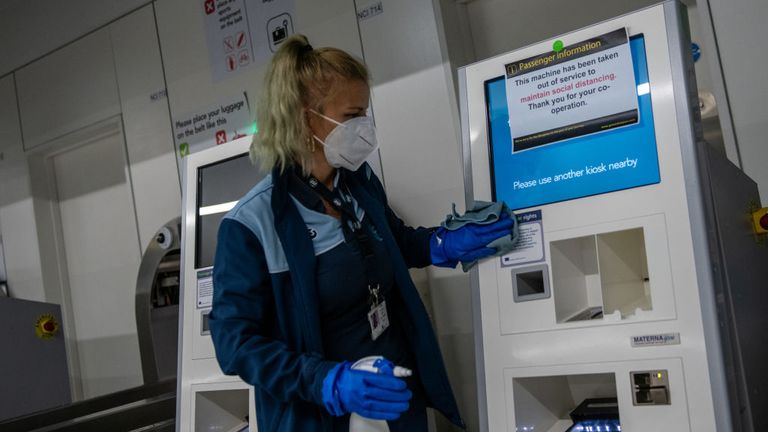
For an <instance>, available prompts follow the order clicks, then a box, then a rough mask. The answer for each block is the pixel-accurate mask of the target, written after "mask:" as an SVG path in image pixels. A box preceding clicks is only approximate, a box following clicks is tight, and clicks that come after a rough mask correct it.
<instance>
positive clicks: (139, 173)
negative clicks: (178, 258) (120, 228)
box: [109, 5, 181, 253]
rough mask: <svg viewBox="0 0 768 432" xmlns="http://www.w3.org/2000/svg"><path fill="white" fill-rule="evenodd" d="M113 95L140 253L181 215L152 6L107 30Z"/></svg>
mask: <svg viewBox="0 0 768 432" xmlns="http://www.w3.org/2000/svg"><path fill="white" fill-rule="evenodd" d="M109 35H110V38H111V41H112V50H113V58H114V68H115V78H116V83H117V93H118V97H119V101H120V111H121V112H122V115H123V127H124V132H125V142H126V149H127V158H128V163H129V166H130V172H129V174H130V179H131V183H132V186H133V198H134V203H135V206H136V218H137V223H138V228H139V238H140V245H141V253H144V250H146V248H147V246H148V245H149V242H150V241H151V240H152V238H153V237H154V235H155V233H156V232H157V230H158V229H159V228H160V227H161V226H163V225H164V224H165V223H167V222H168V221H169V220H171V219H173V218H175V217H178V216H180V215H181V184H180V182H179V176H178V169H177V165H176V153H175V150H174V147H173V138H172V131H171V122H170V116H169V114H168V99H167V98H160V99H156V100H153V99H152V98H151V97H150V96H151V95H152V94H154V93H157V92H158V91H161V90H163V89H164V88H165V80H164V77H163V67H162V59H161V58H160V44H159V40H158V36H157V31H156V27H155V16H154V10H153V7H152V6H151V5H149V6H145V7H144V8H142V9H140V10H138V11H136V12H134V13H132V14H130V15H128V16H126V17H124V18H122V19H120V20H119V21H117V22H115V23H113V24H111V25H110V26H109Z"/></svg>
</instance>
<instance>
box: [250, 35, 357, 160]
mask: <svg viewBox="0 0 768 432" xmlns="http://www.w3.org/2000/svg"><path fill="white" fill-rule="evenodd" d="M340 80H361V81H364V82H365V83H368V69H367V68H366V67H365V65H364V64H362V62H360V61H359V60H357V59H355V58H354V57H352V56H351V55H349V54H348V53H346V52H344V51H342V50H340V49H337V48H319V49H312V46H311V45H310V44H309V41H308V40H307V37H306V36H304V35H301V34H295V35H293V36H291V37H290V38H288V39H286V40H285V41H284V42H283V43H282V44H280V48H279V49H278V50H277V52H276V53H275V55H274V57H273V58H272V62H271V63H270V65H269V69H268V70H267V75H266V77H265V78H264V88H263V90H262V93H261V95H260V98H259V104H258V108H257V110H256V125H257V127H258V133H257V134H256V135H255V136H254V137H253V142H252V143H251V152H250V153H251V160H252V161H253V162H254V163H258V164H259V165H261V168H262V169H265V170H267V169H271V168H273V167H275V166H278V167H279V168H280V171H285V169H286V168H287V167H289V166H291V165H294V164H295V163H298V164H300V165H301V166H302V168H303V169H304V170H305V171H307V170H308V168H307V167H308V166H309V164H310V161H311V154H312V152H311V150H310V145H311V143H312V141H311V140H312V132H311V131H310V129H309V125H308V124H307V122H306V118H305V115H304V108H305V107H309V108H312V109H314V110H317V111H320V112H322V107H323V103H324V102H325V99H326V98H327V97H328V96H329V93H330V92H331V91H332V87H333V85H334V83H336V82H338V81H340Z"/></svg>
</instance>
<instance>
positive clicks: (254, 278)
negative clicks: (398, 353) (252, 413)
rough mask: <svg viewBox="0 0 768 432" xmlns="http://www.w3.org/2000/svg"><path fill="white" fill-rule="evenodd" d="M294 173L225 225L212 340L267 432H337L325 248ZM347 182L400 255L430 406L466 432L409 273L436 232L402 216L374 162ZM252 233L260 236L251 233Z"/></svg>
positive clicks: (414, 346)
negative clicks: (324, 297)
mask: <svg viewBox="0 0 768 432" xmlns="http://www.w3.org/2000/svg"><path fill="white" fill-rule="evenodd" d="M288 175H290V174H289V173H288V172H286V173H280V172H279V171H278V170H274V171H273V172H272V174H271V176H268V177H267V178H266V179H265V180H263V181H262V182H260V183H259V185H257V186H256V187H255V188H254V189H253V190H251V191H250V192H249V193H248V194H246V195H245V196H244V197H243V198H242V199H241V200H240V201H239V202H238V204H237V206H235V208H233V209H232V211H230V212H229V213H228V214H227V215H226V216H225V219H224V220H223V221H222V224H221V227H220V229H219V241H218V246H217V251H216V259H215V263H214V274H213V278H214V295H213V309H212V311H211V315H210V328H211V336H212V338H213V343H214V346H215V348H216V357H217V359H218V361H219V365H220V366H221V369H222V370H223V371H224V373H226V374H229V375H235V374H236V375H239V376H240V377H241V378H242V379H243V380H244V381H245V382H247V383H248V384H251V385H253V386H254V388H255V391H256V417H257V423H258V427H259V430H260V431H265V432H271V431H302V432H312V431H328V430H330V428H331V424H330V422H328V421H325V419H328V415H327V413H326V412H325V408H324V407H323V404H322V396H321V390H322V383H323V379H324V378H325V376H326V374H327V372H328V371H329V370H330V369H331V368H332V367H333V366H334V365H335V363H334V362H331V361H328V360H325V359H324V358H323V344H322V339H321V334H320V313H319V302H318V293H317V289H316V284H315V274H316V271H315V270H316V269H315V252H316V251H317V249H318V247H323V245H320V246H318V245H316V244H314V245H313V241H312V238H311V237H310V232H309V230H308V225H311V223H312V221H305V219H304V218H302V216H305V218H306V214H302V213H301V211H300V209H299V208H298V207H297V205H296V201H295V198H293V197H291V196H290V195H289V193H288V185H289V182H288ZM345 177H346V184H347V186H348V187H349V190H350V192H351V193H352V195H353V196H354V197H355V199H356V200H357V203H358V205H359V206H360V208H361V209H362V210H363V211H364V212H365V214H366V215H367V216H368V217H369V218H370V220H371V221H372V223H373V225H374V226H375V228H376V230H377V231H378V233H379V234H380V236H381V237H382V239H383V241H384V243H385V246H386V249H387V251H388V252H389V255H390V257H391V260H392V263H393V267H394V271H395V275H394V278H395V283H396V286H397V289H398V290H399V293H400V296H401V298H402V300H403V303H404V308H405V311H404V312H403V313H402V314H401V315H402V319H403V321H404V322H403V326H404V330H405V334H406V335H407V337H408V340H407V343H408V346H409V347H410V349H411V351H412V352H413V354H414V357H415V360H416V365H417V367H416V371H415V376H417V377H419V378H420V379H421V382H422V385H423V387H424V390H425V393H426V398H427V405H428V406H431V407H434V408H435V409H437V410H438V411H440V412H442V413H443V415H445V416H446V417H447V418H448V419H449V420H451V421H452V422H453V423H454V424H456V425H458V426H461V427H464V423H463V422H462V420H461V417H460V416H459V412H458V408H457V406H456V401H455V399H454V396H453V392H452V391H451V387H450V384H449V382H448V376H447V373H446V371H445V367H444V364H443V360H442V357H441V355H440V350H439V347H438V344H437V339H436V337H435V334H434V331H433V329H432V326H431V323H430V321H429V318H428V316H427V313H426V310H425V309H424V305H423V303H422V302H421V298H420V297H419V294H418V292H417V291H416V288H415V286H414V285H413V281H412V280H411V277H410V275H409V273H408V268H410V267H425V266H427V265H429V264H430V254H429V237H430V235H431V233H432V230H431V229H427V228H418V229H414V228H410V227H408V226H406V225H405V224H404V223H403V222H402V221H401V220H400V219H399V218H398V217H397V216H396V215H395V213H394V212H393V211H392V210H391V209H390V208H389V205H388V204H387V199H386V195H385V193H384V189H383V187H382V185H381V183H380V182H379V180H378V178H376V176H375V175H374V174H373V173H372V171H371V168H370V167H369V166H368V165H367V164H366V165H364V166H363V167H361V168H360V169H359V170H358V171H357V172H355V173H352V172H348V171H347V172H345ZM326 219H327V218H326ZM244 227H245V228H247V230H248V231H250V232H251V233H253V234H254V235H243V233H244V232H245V233H247V231H243V230H244ZM325 246H328V245H325ZM349 360H352V361H354V360H355V359H349Z"/></svg>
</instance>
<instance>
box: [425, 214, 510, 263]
mask: <svg viewBox="0 0 768 432" xmlns="http://www.w3.org/2000/svg"><path fill="white" fill-rule="evenodd" d="M514 226H515V222H514V221H513V220H512V218H511V217H509V215H508V214H506V213H502V214H501V217H500V218H499V220H497V221H496V222H493V223H489V224H484V225H478V224H473V223H470V224H467V225H464V226H463V227H461V228H459V229H457V230H453V231H450V230H447V229H445V228H443V227H440V228H438V229H437V231H435V232H434V233H433V234H432V237H431V238H430V239H429V253H430V256H431V258H432V264H433V265H436V266H439V267H456V264H458V263H459V261H462V262H471V261H475V260H478V259H481V258H484V257H487V256H490V255H493V254H495V253H496V249H494V248H489V247H486V245H488V244H489V243H491V242H492V241H494V240H496V239H498V238H500V237H503V236H505V235H510V234H511V233H512V229H513V228H514Z"/></svg>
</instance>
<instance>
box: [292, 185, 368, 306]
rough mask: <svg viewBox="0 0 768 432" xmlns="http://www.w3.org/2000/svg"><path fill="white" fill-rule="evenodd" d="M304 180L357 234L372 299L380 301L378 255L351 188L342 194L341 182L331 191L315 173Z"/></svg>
mask: <svg viewBox="0 0 768 432" xmlns="http://www.w3.org/2000/svg"><path fill="white" fill-rule="evenodd" d="M339 175H340V176H341V173H339ZM303 181H304V183H306V184H307V186H309V187H310V189H312V190H313V191H314V192H315V193H317V194H318V195H320V197H321V198H323V199H324V200H325V201H326V202H328V204H330V205H331V206H333V208H334V209H336V210H337V211H338V212H339V213H341V222H342V226H346V227H349V229H350V231H351V232H352V234H353V235H354V236H355V240H357V244H358V245H359V246H360V251H361V252H362V253H363V262H364V264H365V274H366V278H367V279H368V291H369V292H370V294H371V300H370V301H371V302H376V303H378V301H379V298H378V296H379V295H380V294H379V290H380V286H379V277H378V276H379V272H378V266H377V265H376V255H375V253H374V249H373V243H372V240H371V236H370V235H369V234H368V232H367V230H366V229H364V227H363V224H362V221H361V220H358V219H357V213H356V212H355V208H354V206H353V205H352V194H351V193H349V190H347V193H346V195H345V194H342V193H341V185H340V184H339V185H337V187H335V188H334V190H333V191H330V190H328V188H327V187H326V186H325V185H324V184H323V183H322V182H321V181H320V180H318V179H317V178H316V177H315V176H313V175H310V176H308V177H306V178H304V179H303ZM339 183H341V182H339ZM342 229H343V228H342Z"/></svg>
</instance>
